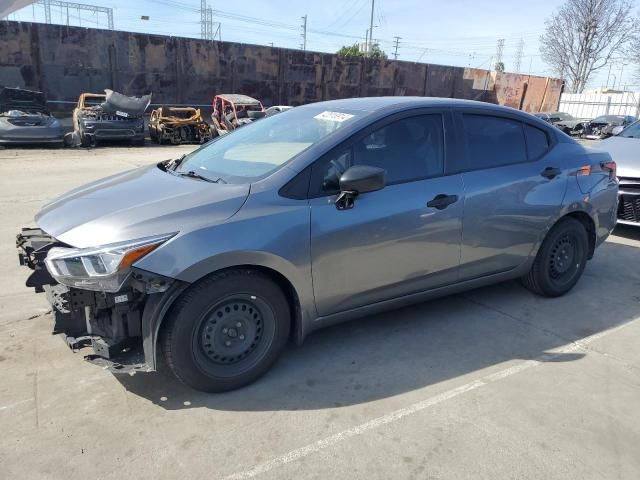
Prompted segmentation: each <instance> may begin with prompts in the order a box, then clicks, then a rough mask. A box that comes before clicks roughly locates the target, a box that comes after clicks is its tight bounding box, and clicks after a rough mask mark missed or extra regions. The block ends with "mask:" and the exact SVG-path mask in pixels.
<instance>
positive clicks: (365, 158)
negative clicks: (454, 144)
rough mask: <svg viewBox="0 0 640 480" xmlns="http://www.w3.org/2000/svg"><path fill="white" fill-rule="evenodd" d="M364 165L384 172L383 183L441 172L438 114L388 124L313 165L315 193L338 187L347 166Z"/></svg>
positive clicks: (442, 165) (427, 176) (435, 174)
mask: <svg viewBox="0 0 640 480" xmlns="http://www.w3.org/2000/svg"><path fill="white" fill-rule="evenodd" d="M354 165H368V166H371V167H378V168H382V169H384V170H385V172H386V181H387V184H395V183H404V182H411V181H414V180H421V179H425V178H431V177H437V176H440V175H442V174H443V171H444V128H443V124H442V116H441V115H439V114H435V115H419V116H415V117H409V118H404V119H402V120H397V121H395V122H392V123H389V124H387V125H385V126H384V127H381V128H379V129H377V130H375V131H373V132H371V133H369V134H367V135H366V136H364V137H362V138H359V139H358V140H356V141H355V142H353V144H351V145H349V147H344V148H342V149H338V150H336V151H334V152H332V153H330V154H329V155H327V156H326V157H325V158H323V159H321V160H319V161H318V162H317V164H316V165H314V172H315V173H314V178H315V182H316V185H318V184H319V185H320V189H319V192H316V193H319V194H323V193H324V194H330V193H335V192H336V191H338V190H339V180H340V176H341V175H342V174H343V173H344V172H345V171H346V170H347V169H348V168H349V167H351V166H354Z"/></svg>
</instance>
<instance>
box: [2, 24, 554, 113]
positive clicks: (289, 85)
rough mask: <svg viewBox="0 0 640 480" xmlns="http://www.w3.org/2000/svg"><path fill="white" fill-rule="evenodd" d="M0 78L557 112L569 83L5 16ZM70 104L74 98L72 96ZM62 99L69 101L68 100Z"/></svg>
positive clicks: (197, 100) (267, 99) (61, 104)
mask: <svg viewBox="0 0 640 480" xmlns="http://www.w3.org/2000/svg"><path fill="white" fill-rule="evenodd" d="M0 85H7V86H21V87H26V88H33V89H38V90H41V91H43V92H45V94H46V95H47V98H48V99H49V100H50V101H52V104H54V105H56V106H57V108H56V110H66V109H67V108H71V107H72V104H73V102H75V100H76V99H77V98H78V95H79V94H80V93H82V92H101V91H102V90H103V89H105V88H111V89H114V90H117V91H120V92H122V93H125V94H130V95H139V94H143V93H147V92H149V91H151V92H153V103H168V104H195V105H208V104H209V103H210V102H211V99H212V98H213V96H214V95H215V94H216V93H244V94H247V95H250V96H253V97H256V98H259V99H260V100H262V101H263V103H264V104H265V105H267V106H268V105H300V104H303V103H309V102H316V101H321V100H330V99H335V98H345V97H358V96H379V95H418V96H435V97H452V98H466V99H474V100H481V101H486V102H492V103H500V104H503V105H508V106H511V107H514V108H521V109H523V110H526V111H530V112H536V111H543V110H555V109H556V108H557V106H558V102H559V99H560V93H561V88H562V81H561V80H558V79H552V78H545V77H534V76H528V75H518V74H511V73H496V72H491V71H487V70H480V69H470V68H462V67H449V66H443V65H431V64H423V63H411V62H400V61H391V60H368V59H355V60H348V59H343V58H339V57H337V56H336V55H333V54H326V53H317V52H302V51H299V50H288V49H281V48H271V47H262V46H257V45H244V44H239V43H230V42H210V41H203V40H197V39H190V38H177V37H166V36H160V35H147V34H142V33H131V32H117V31H110V30H98V29H87V28H79V27H67V26H61V25H45V24H32V23H21V22H7V21H2V22H0ZM65 102H69V103H65ZM65 105H66V106H67V107H65Z"/></svg>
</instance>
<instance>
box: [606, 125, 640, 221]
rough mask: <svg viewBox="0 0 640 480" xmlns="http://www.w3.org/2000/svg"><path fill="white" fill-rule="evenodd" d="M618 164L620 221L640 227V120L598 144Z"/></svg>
mask: <svg viewBox="0 0 640 480" xmlns="http://www.w3.org/2000/svg"><path fill="white" fill-rule="evenodd" d="M597 148H599V149H602V150H605V151H607V152H608V153H609V154H611V157H612V158H613V159H614V160H615V161H616V163H617V165H618V178H619V180H620V201H619V203H618V223H622V224H625V225H635V226H637V227H640V121H638V122H635V123H634V124H632V125H630V126H628V127H627V128H625V129H624V130H622V131H621V132H620V133H619V134H618V135H617V136H614V137H609V138H608V139H606V140H603V141H602V142H600V143H599V144H598V145H597Z"/></svg>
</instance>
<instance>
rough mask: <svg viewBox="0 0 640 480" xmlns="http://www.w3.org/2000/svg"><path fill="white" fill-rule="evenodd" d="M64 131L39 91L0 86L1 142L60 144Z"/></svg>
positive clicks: (0, 143)
mask: <svg viewBox="0 0 640 480" xmlns="http://www.w3.org/2000/svg"><path fill="white" fill-rule="evenodd" d="M63 134H64V132H63V130H62V125H60V122H59V121H58V120H57V119H56V118H54V117H53V115H51V114H50V113H49V112H48V110H47V102H46V100H45V97H44V94H43V93H42V92H36V91H33V90H25V89H22V88H9V87H0V145H16V144H17V145H22V144H27V145H29V144H52V145H55V146H62V142H63Z"/></svg>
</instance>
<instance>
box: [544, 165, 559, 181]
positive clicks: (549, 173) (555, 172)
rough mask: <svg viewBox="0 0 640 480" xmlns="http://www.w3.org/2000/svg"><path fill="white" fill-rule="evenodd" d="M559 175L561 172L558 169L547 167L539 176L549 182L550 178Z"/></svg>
mask: <svg viewBox="0 0 640 480" xmlns="http://www.w3.org/2000/svg"><path fill="white" fill-rule="evenodd" d="M561 173H562V170H560V169H559V168H556V167H547V168H545V169H544V170H543V171H542V172H540V175H542V176H543V177H544V178H548V179H549V180H551V179H552V178H555V177H557V176H558V175H560V174H561Z"/></svg>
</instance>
